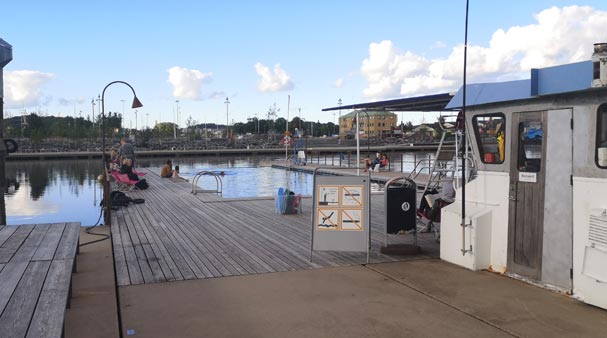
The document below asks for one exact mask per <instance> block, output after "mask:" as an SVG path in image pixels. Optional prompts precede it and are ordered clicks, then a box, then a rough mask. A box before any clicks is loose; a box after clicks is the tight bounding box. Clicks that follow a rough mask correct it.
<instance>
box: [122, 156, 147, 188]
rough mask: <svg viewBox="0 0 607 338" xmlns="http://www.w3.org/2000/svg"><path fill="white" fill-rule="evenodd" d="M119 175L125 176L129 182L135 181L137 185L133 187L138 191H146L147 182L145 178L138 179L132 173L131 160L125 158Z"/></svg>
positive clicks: (137, 176)
mask: <svg viewBox="0 0 607 338" xmlns="http://www.w3.org/2000/svg"><path fill="white" fill-rule="evenodd" d="M120 173H121V174H126V176H127V177H128V178H129V180H131V181H133V182H135V181H136V182H137V183H135V186H136V187H137V188H139V189H147V188H148V187H149V185H148V182H147V181H146V180H145V178H142V179H139V175H137V174H135V173H134V172H133V160H131V159H129V158H125V159H124V160H123V161H122V166H121V167H120Z"/></svg>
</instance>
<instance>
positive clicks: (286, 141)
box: [280, 135, 293, 146]
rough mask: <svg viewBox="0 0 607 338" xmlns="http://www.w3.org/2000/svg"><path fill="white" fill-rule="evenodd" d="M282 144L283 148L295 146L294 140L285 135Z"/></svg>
mask: <svg viewBox="0 0 607 338" xmlns="http://www.w3.org/2000/svg"><path fill="white" fill-rule="evenodd" d="M280 144H282V145H283V146H285V145H293V139H292V138H291V137H290V136H288V135H285V137H283V138H282V140H281V141H280Z"/></svg>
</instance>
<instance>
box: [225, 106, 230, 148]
mask: <svg viewBox="0 0 607 338" xmlns="http://www.w3.org/2000/svg"><path fill="white" fill-rule="evenodd" d="M224 103H225V104H226V139H229V138H230V128H229V127H228V126H229V125H230V123H229V120H228V105H229V104H230V99H228V97H227V96H226V101H225V102H224Z"/></svg>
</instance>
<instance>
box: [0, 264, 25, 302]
mask: <svg viewBox="0 0 607 338" xmlns="http://www.w3.org/2000/svg"><path fill="white" fill-rule="evenodd" d="M27 265H28V262H9V263H7V264H6V265H5V266H4V269H2V271H1V272H0V285H1V286H2V287H0V312H2V311H4V308H5V307H6V304H8V302H9V300H10V298H11V296H12V294H13V291H14V290H15V288H16V287H17V284H18V283H19V280H20V279H21V276H22V275H23V272H24V271H25V269H26V268H27Z"/></svg>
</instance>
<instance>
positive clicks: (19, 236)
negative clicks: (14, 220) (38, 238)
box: [0, 224, 34, 263]
mask: <svg viewBox="0 0 607 338" xmlns="http://www.w3.org/2000/svg"><path fill="white" fill-rule="evenodd" d="M33 229H34V225H33V224H28V225H21V226H19V227H17V229H16V230H15V232H14V233H13V234H12V235H11V236H10V237H9V238H8V239H7V240H6V241H4V243H3V244H2V246H1V247H0V263H8V261H9V260H10V259H11V258H12V257H13V255H14V254H15V253H16V252H17V250H18V249H19V247H21V245H22V244H23V242H24V241H25V239H26V238H27V236H29V234H30V232H31V231H32V230H33Z"/></svg>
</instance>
